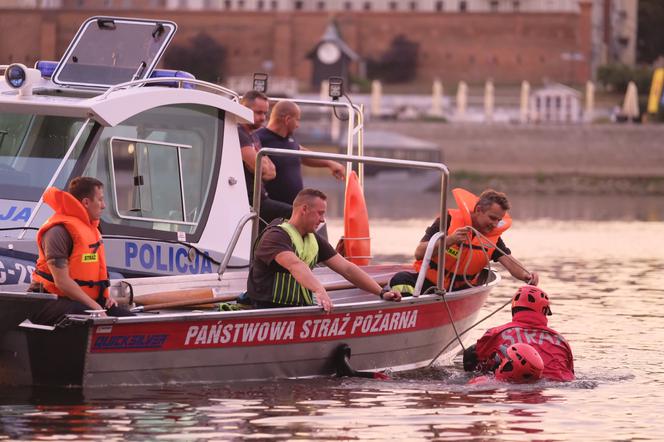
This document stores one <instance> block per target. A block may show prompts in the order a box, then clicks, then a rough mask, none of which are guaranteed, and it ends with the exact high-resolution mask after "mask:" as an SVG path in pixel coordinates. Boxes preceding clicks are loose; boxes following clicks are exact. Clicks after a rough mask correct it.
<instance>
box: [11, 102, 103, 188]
mask: <svg viewBox="0 0 664 442" xmlns="http://www.w3.org/2000/svg"><path fill="white" fill-rule="evenodd" d="M84 123H85V120H83V119H80V118H70V117H57V116H52V115H32V114H15V113H9V112H1V113H0V199H10V200H21V201H38V200H39V198H40V197H41V195H42V193H43V192H44V190H45V189H46V186H47V185H48V183H49V182H50V181H51V178H52V177H53V174H54V173H55V172H56V170H57V169H58V166H59V165H60V163H61V162H62V159H63V158H64V156H65V153H66V152H67V150H68V149H69V146H70V145H71V143H72V142H73V141H74V140H75V139H76V135H77V134H78V132H79V131H80V129H81V127H82V126H83V124H84ZM91 127H92V123H89V124H88V125H87V127H86V128H85V131H84V133H83V134H82V136H81V137H80V138H79V140H78V143H77V146H76V147H75V148H74V150H73V152H72V155H71V156H70V157H69V159H68V160H67V162H66V164H65V165H64V167H63V169H62V170H61V171H60V173H59V175H58V179H57V180H56V182H55V185H56V186H59V187H62V186H63V185H64V184H65V182H66V180H67V178H68V177H69V174H70V173H71V171H72V169H73V168H74V164H75V163H76V160H77V159H78V156H79V155H80V153H81V150H82V148H83V145H84V144H85V141H86V139H87V137H88V135H89V133H90V129H91Z"/></svg>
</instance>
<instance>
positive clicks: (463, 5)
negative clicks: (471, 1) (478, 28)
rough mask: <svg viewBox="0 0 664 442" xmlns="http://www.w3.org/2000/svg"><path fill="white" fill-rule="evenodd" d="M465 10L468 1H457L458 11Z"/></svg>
mask: <svg viewBox="0 0 664 442" xmlns="http://www.w3.org/2000/svg"><path fill="white" fill-rule="evenodd" d="M466 11H468V2H466V1H463V0H462V1H460V2H459V12H466Z"/></svg>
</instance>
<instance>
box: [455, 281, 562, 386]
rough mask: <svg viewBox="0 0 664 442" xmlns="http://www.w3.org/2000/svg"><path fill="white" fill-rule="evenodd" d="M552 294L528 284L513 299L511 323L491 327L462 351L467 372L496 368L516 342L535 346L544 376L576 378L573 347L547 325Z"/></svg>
mask: <svg viewBox="0 0 664 442" xmlns="http://www.w3.org/2000/svg"><path fill="white" fill-rule="evenodd" d="M549 315H551V306H550V304H549V297H548V295H547V294H546V293H544V291H543V290H541V289H540V288H538V287H535V286H532V285H525V286H523V287H521V288H519V290H517V292H516V294H515V295H514V297H513V298H512V322H508V323H507V324H504V325H501V326H499V327H495V328H492V329H489V330H488V331H487V332H486V333H485V334H484V336H482V337H481V338H480V339H479V340H478V341H477V343H476V344H475V345H473V346H471V347H468V348H467V349H466V351H465V352H464V354H463V367H464V369H465V370H466V371H475V370H480V371H493V370H494V369H496V367H497V364H498V363H499V361H500V360H501V359H504V358H505V357H507V350H508V349H509V348H510V346H512V345H514V344H516V343H526V344H529V345H530V346H532V347H533V348H534V349H535V350H537V352H538V353H539V355H540V356H541V357H542V360H543V362H544V370H543V372H542V378H544V379H549V380H554V381H571V380H573V379H574V356H573V355H572V349H571V348H570V346H569V344H568V343H567V341H566V340H565V338H563V337H562V335H560V333H558V332H557V331H555V330H553V329H552V328H549V327H548V325H547V324H548V319H547V316H549Z"/></svg>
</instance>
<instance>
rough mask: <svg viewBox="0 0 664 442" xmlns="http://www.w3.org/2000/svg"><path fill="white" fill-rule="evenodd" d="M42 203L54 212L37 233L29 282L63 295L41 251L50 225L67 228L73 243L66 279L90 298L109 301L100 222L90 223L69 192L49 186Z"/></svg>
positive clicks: (85, 213)
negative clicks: (37, 253) (35, 257)
mask: <svg viewBox="0 0 664 442" xmlns="http://www.w3.org/2000/svg"><path fill="white" fill-rule="evenodd" d="M44 202H45V203H46V204H48V205H49V206H51V208H52V209H53V210H54V211H55V214H53V215H52V216H51V217H50V218H49V219H47V220H46V222H45V223H44V224H43V225H42V226H41V228H40V229H39V232H37V247H38V248H39V258H38V259H37V265H36V267H35V271H34V272H33V273H32V280H33V281H36V282H39V283H41V284H42V285H43V286H44V288H45V289H46V290H47V291H48V292H49V293H53V294H56V295H58V296H64V295H63V293H62V291H61V290H60V289H58V287H57V286H56V285H55V283H54V282H53V275H51V272H50V270H49V268H48V265H47V264H46V255H45V254H44V250H43V248H42V238H43V236H44V233H45V232H46V231H47V230H48V229H50V228H51V227H53V226H56V225H62V226H64V227H65V228H66V229H67V232H68V233H69V235H70V236H71V239H72V241H73V244H74V245H73V248H72V253H71V255H70V256H69V276H71V278H72V279H73V280H74V281H75V282H76V283H77V284H78V285H79V286H81V289H83V291H84V292H85V293H86V294H87V295H88V296H89V297H90V298H92V299H94V300H97V299H99V297H100V295H101V296H103V297H104V298H108V287H109V285H110V282H109V280H108V272H107V269H106V256H105V253H104V243H103V241H102V238H101V233H100V232H99V229H98V225H99V221H90V217H89V216H88V212H87V211H86V210H85V207H83V205H82V204H81V203H80V201H78V200H77V199H76V198H74V196H73V195H72V194H70V193H69V192H64V191H62V190H60V189H57V188H55V187H50V188H48V189H47V190H46V191H45V192H44Z"/></svg>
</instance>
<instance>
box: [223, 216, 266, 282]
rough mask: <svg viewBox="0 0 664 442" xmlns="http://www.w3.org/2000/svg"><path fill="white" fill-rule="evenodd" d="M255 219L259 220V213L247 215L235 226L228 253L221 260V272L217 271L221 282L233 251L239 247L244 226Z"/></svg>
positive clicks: (227, 248)
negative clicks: (238, 243)
mask: <svg viewBox="0 0 664 442" xmlns="http://www.w3.org/2000/svg"><path fill="white" fill-rule="evenodd" d="M255 218H258V212H253V211H252V212H249V213H245V214H244V215H243V216H242V218H240V221H238V223H237V226H235V231H234V232H233V235H232V236H231V240H230V241H229V242H228V246H227V247H226V253H225V254H224V257H223V259H222V260H221V263H220V264H219V270H218V271H217V275H218V277H219V281H221V277H222V275H223V274H224V272H225V271H226V267H228V263H229V261H230V260H231V256H232V254H233V250H235V246H236V245H237V242H238V239H240V235H241V234H242V231H243V230H244V226H245V225H246V224H247V222H249V220H253V219H255Z"/></svg>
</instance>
